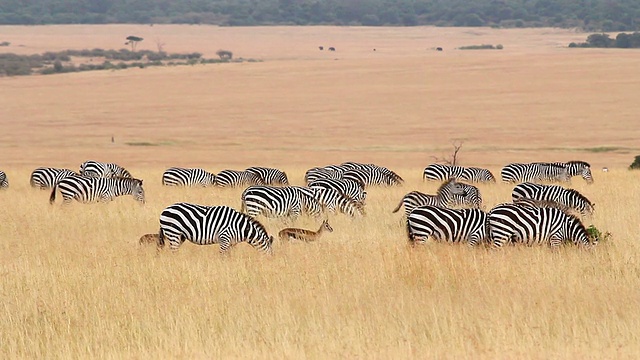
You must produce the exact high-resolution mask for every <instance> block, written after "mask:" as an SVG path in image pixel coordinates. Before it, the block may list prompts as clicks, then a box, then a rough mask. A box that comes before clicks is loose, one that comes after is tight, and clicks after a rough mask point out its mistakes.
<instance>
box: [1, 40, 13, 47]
mask: <svg viewBox="0 0 640 360" xmlns="http://www.w3.org/2000/svg"><path fill="white" fill-rule="evenodd" d="M9 45H11V43H10V42H8V41H3V42H0V46H9Z"/></svg>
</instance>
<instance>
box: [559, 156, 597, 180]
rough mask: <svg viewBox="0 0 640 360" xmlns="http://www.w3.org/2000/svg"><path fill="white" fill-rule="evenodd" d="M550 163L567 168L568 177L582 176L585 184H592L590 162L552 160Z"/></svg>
mask: <svg viewBox="0 0 640 360" xmlns="http://www.w3.org/2000/svg"><path fill="white" fill-rule="evenodd" d="M551 164H552V165H557V166H562V167H564V168H565V169H567V173H568V174H569V177H570V178H571V177H574V176H578V175H579V176H582V178H583V179H584V180H585V181H586V182H587V184H593V176H592V175H591V164H589V163H588V162H586V161H580V160H571V161H567V162H566V163H563V162H554V163H551Z"/></svg>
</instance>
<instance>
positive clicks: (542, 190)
mask: <svg viewBox="0 0 640 360" xmlns="http://www.w3.org/2000/svg"><path fill="white" fill-rule="evenodd" d="M511 198H512V199H513V201H514V202H515V201H517V200H518V199H521V198H528V199H533V200H538V201H554V202H557V203H559V204H561V205H564V206H566V207H567V208H569V209H574V210H575V211H577V212H579V213H580V214H581V215H583V216H588V215H592V214H593V210H594V204H593V203H591V201H589V199H587V197H586V196H584V195H582V194H581V193H580V192H579V191H577V190H574V189H565V188H563V187H562V186H558V185H542V184H534V183H530V182H526V183H522V184H518V185H516V186H515V187H514V188H513V191H512V192H511Z"/></svg>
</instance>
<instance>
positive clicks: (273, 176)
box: [245, 166, 289, 186]
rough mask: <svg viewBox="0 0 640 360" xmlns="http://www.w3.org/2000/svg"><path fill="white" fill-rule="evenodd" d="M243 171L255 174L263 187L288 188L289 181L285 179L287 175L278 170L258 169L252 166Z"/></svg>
mask: <svg viewBox="0 0 640 360" xmlns="http://www.w3.org/2000/svg"><path fill="white" fill-rule="evenodd" d="M245 171H247V172H249V173H252V174H255V175H256V176H257V177H258V178H260V180H261V181H262V183H263V184H264V185H279V186H288V185H289V179H288V178H287V174H286V173H285V172H284V171H282V170H278V169H274V168H267V167H259V166H253V167H250V168H247V169H246V170H245Z"/></svg>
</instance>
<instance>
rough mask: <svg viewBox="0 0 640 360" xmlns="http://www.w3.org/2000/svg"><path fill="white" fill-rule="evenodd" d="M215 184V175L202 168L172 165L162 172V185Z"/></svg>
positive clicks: (205, 185)
mask: <svg viewBox="0 0 640 360" xmlns="http://www.w3.org/2000/svg"><path fill="white" fill-rule="evenodd" d="M215 184H216V176H215V175H214V174H212V173H210V172H208V171H206V170H204V169H198V168H188V169H187V168H178V167H172V168H169V169H167V170H165V172H164V173H163V174H162V185H165V186H203V187H207V186H212V185H215Z"/></svg>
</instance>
